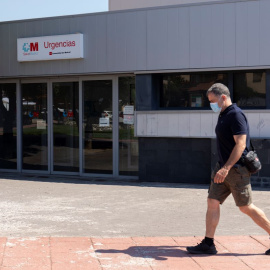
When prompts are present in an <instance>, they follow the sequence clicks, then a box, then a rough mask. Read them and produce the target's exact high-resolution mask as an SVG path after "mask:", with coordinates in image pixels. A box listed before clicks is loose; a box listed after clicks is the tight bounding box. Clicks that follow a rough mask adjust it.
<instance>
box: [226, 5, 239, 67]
mask: <svg viewBox="0 0 270 270" xmlns="http://www.w3.org/2000/svg"><path fill="white" fill-rule="evenodd" d="M223 8H224V21H223V23H224V26H223V29H224V30H223V31H224V54H223V55H224V67H233V66H235V54H236V52H235V49H236V48H235V42H236V39H235V37H236V29H235V4H226V5H223Z"/></svg>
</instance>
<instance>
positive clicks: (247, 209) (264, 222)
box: [239, 203, 270, 235]
mask: <svg viewBox="0 0 270 270" xmlns="http://www.w3.org/2000/svg"><path fill="white" fill-rule="evenodd" d="M239 209H240V210H241V211H242V212H243V213H245V214H246V215H248V216H249V217H251V218H252V219H253V221H254V222H255V223H256V224H257V225H259V226H260V227H261V228H262V229H264V230H265V231H266V232H267V233H268V234H269V235H270V221H269V220H268V218H267V217H266V215H265V213H264V212H263V211H262V210H261V209H260V208H258V207H256V206H255V205H254V204H253V203H252V204H250V205H247V206H240V207H239Z"/></svg>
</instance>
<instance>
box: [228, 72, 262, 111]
mask: <svg viewBox="0 0 270 270" xmlns="http://www.w3.org/2000/svg"><path fill="white" fill-rule="evenodd" d="M233 102H235V103H237V105H238V106H240V107H263V108H265V106H266V76H265V72H241V73H235V74H234V76H233Z"/></svg>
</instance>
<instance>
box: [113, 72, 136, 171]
mask: <svg viewBox="0 0 270 270" xmlns="http://www.w3.org/2000/svg"><path fill="white" fill-rule="evenodd" d="M135 103H136V90H135V77H134V76H132V77H131V76H130V77H119V118H118V119H119V175H130V176H137V175H138V167H139V166H138V163H139V162H138V157H139V144H138V138H137V137H135V136H134V124H135V109H136V104H135Z"/></svg>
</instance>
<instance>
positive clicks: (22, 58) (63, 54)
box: [17, 34, 83, 62]
mask: <svg viewBox="0 0 270 270" xmlns="http://www.w3.org/2000/svg"><path fill="white" fill-rule="evenodd" d="M80 58H83V34H72V35H59V36H45V37H34V38H33V37H30V38H19V39H17V59H18V62H29V61H48V60H63V59H80Z"/></svg>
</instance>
